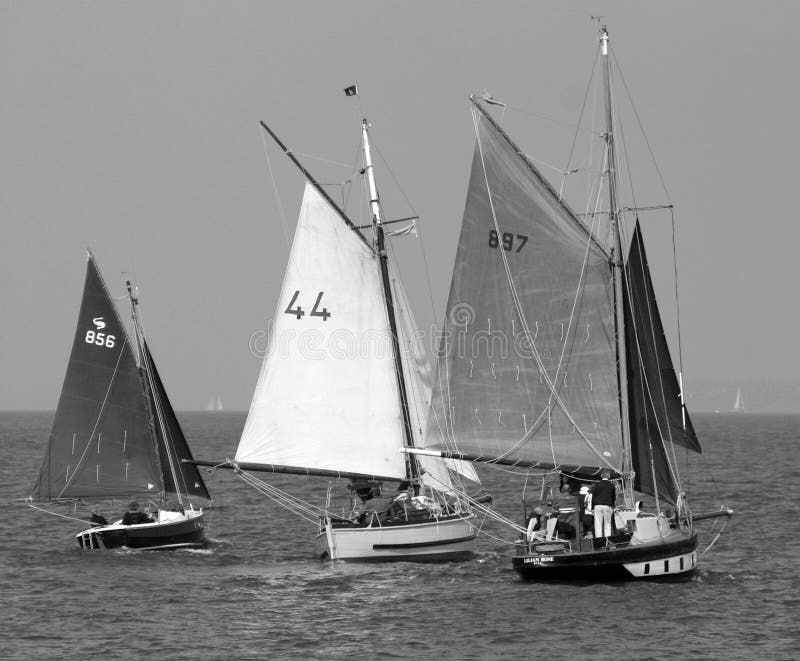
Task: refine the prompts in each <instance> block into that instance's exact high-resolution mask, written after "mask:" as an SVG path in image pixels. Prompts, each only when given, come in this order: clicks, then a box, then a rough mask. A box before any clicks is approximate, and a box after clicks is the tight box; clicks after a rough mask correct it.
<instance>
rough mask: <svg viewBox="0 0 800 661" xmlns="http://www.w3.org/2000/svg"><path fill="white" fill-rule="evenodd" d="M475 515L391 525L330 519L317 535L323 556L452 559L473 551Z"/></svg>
mask: <svg viewBox="0 0 800 661" xmlns="http://www.w3.org/2000/svg"><path fill="white" fill-rule="evenodd" d="M474 522H475V515H474V514H469V515H466V516H463V517H454V518H447V519H438V520H437V519H432V520H429V521H424V522H421V523H407V524H402V525H393V526H378V525H375V526H370V527H364V528H360V527H358V528H357V527H353V528H342V527H334V526H333V525H332V524H331V522H330V520H326V521H325V522H324V527H323V528H322V529H321V530H320V533H319V534H318V535H317V544H318V546H319V550H320V553H321V555H322V557H323V558H326V559H330V560H362V561H370V560H372V561H380V560H393V561H402V560H410V561H417V562H419V561H431V562H432V561H442V562H447V561H453V560H463V559H468V558H469V557H471V556H472V555H473V554H474V552H475V537H476V535H477V530H476V528H475V523H474Z"/></svg>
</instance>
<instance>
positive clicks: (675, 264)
mask: <svg viewBox="0 0 800 661" xmlns="http://www.w3.org/2000/svg"><path fill="white" fill-rule="evenodd" d="M669 215H670V218H671V223H672V268H673V271H674V273H675V322H676V324H677V327H678V328H677V331H678V369H679V370H680V374H681V383H680V387H681V408H683V409H684V411H685V410H686V407H685V406H684V404H683V402H684V397H683V347H682V343H681V309H680V303H679V301H680V299H679V297H678V248H677V240H676V237H675V210H674V209H672V208H670V210H669ZM684 415H685V413H684ZM685 427H686V423H685V422H684V429H685Z"/></svg>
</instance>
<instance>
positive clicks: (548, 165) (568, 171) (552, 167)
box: [521, 152, 578, 200]
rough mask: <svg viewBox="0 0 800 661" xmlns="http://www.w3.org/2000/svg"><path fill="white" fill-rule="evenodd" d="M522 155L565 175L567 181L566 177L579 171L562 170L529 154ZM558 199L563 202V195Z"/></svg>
mask: <svg viewBox="0 0 800 661" xmlns="http://www.w3.org/2000/svg"><path fill="white" fill-rule="evenodd" d="M521 153H522V155H523V156H524V157H525V158H529V159H530V160H532V161H536V162H537V163H539V165H544V166H545V167H546V168H550V169H551V170H554V171H555V172H558V173H559V174H561V175H563V176H564V178H565V179H566V177H567V176H568V175H570V174H575V173H576V172H577V171H578V170H577V169H572V170H562V169H561V168H559V167H557V166H555V165H550V163H545V162H544V161H542V160H539V159H538V158H535V157H533V156H531V155H530V154H528V153H527V152H521ZM558 199H559V200H561V194H560V193H559V196H558Z"/></svg>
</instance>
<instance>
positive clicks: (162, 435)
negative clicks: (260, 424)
mask: <svg viewBox="0 0 800 661" xmlns="http://www.w3.org/2000/svg"><path fill="white" fill-rule="evenodd" d="M144 352H145V360H146V362H147V367H148V370H149V371H150V374H151V375H152V378H153V383H152V390H153V391H154V392H153V393H152V396H151V401H152V406H153V408H154V409H156V411H154V412H155V413H157V415H156V416H155V418H156V423H155V433H156V438H157V439H158V450H159V457H160V460H161V467H162V472H163V480H164V490H165V491H166V492H167V493H182V494H189V495H191V496H198V497H200V498H205V499H206V500H211V496H210V495H209V493H208V490H207V489H206V485H205V483H204V482H203V478H202V477H201V476H200V472H199V471H198V470H197V466H195V465H194V464H189V463H182V461H183V460H184V459H188V460H189V461H192V460H193V459H194V457H192V452H191V450H190V449H189V444H188V443H187V442H186V437H185V436H184V435H183V430H182V429H181V425H180V423H179V422H178V418H177V416H176V415H175V411H174V410H173V408H172V404H171V403H170V401H169V397H168V396H167V391H166V390H165V389H164V384H163V383H162V381H161V376H160V375H159V373H158V369H157V368H156V363H155V361H154V360H153V356H152V354H151V353H150V347H148V346H147V343H146V342H145V343H144ZM159 420H160V421H161V422H159ZM162 424H163V427H162ZM173 472H174V474H175V475H177V476H178V481H179V483H178V484H177V485H176V484H175V479H174V478H173Z"/></svg>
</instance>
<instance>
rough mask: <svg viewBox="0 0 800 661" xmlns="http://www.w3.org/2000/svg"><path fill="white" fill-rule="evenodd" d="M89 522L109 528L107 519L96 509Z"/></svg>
mask: <svg viewBox="0 0 800 661" xmlns="http://www.w3.org/2000/svg"><path fill="white" fill-rule="evenodd" d="M89 522H90V523H93V524H94V525H95V526H107V525H108V521H106V517H104V516H103V515H102V514H100V513H98V511H97V508H96V507H95V508H94V509H93V510H92V516H90V517H89Z"/></svg>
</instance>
